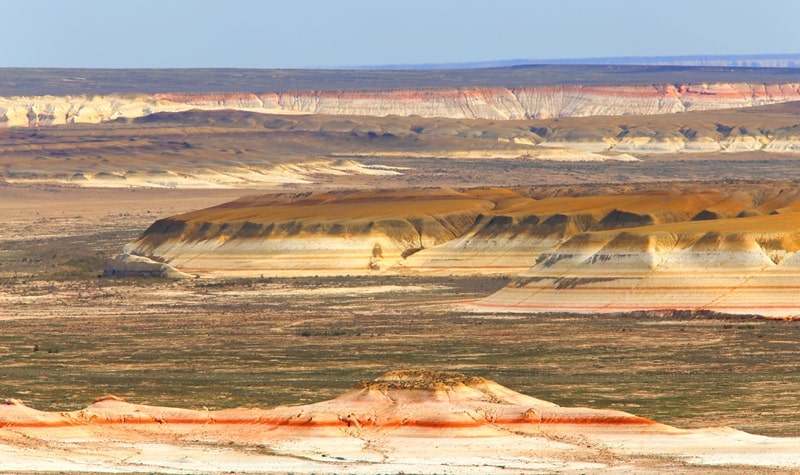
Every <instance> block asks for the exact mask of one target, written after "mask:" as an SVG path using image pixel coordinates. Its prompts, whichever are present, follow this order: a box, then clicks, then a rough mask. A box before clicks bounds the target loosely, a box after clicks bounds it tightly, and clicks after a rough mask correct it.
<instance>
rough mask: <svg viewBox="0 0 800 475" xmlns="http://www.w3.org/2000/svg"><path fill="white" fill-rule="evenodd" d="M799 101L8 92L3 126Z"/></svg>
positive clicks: (548, 93)
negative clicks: (159, 117)
mask: <svg viewBox="0 0 800 475" xmlns="http://www.w3.org/2000/svg"><path fill="white" fill-rule="evenodd" d="M797 100H800V84H796V83H785V84H764V83H711V84H679V85H673V84H653V85H641V86H630V85H624V86H623V85H620V86H541V87H517V88H502V87H486V88H459V89H428V90H377V91H286V92H280V93H260V94H258V93H247V92H242V93H228V94H222V93H208V94H202V93H194V94H192V93H172V94H170V93H164V94H153V95H147V94H124V95H122V94H121V95H115V94H110V95H88V96H64V97H60V96H30V97H26V96H20V97H2V98H0V127H40V126H47V125H62V124H78V123H99V122H106V121H111V120H115V119H121V118H136V117H143V116H147V115H150V114H154V113H158V112H178V111H185V110H190V109H203V110H223V109H234V110H246V111H256V112H263V113H272V114H331V115H362V116H389V115H398V116H420V117H448V118H470V119H491V120H510V119H541V118H557V117H585V116H598V115H600V116H609V115H630V114H635V115H652V114H669V113H675V112H688V111H701V110H715V109H729V108H740V107H754V106H760V105H766V104H775V103H781V102H788V101H797Z"/></svg>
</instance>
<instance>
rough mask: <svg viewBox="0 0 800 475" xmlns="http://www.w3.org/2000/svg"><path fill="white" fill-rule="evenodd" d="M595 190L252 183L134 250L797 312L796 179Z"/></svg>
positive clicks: (242, 264)
mask: <svg viewBox="0 0 800 475" xmlns="http://www.w3.org/2000/svg"><path fill="white" fill-rule="evenodd" d="M584 193H585V194H584ZM584 193H581V192H578V193H577V194H567V195H565V194H563V190H562V191H559V189H557V188H554V189H551V190H550V194H549V195H548V194H547V193H540V194H537V195H534V194H532V193H531V192H530V191H527V192H526V191H525V190H510V189H496V188H494V189H469V190H461V191H458V190H451V189H403V190H382V191H380V190H378V191H351V192H346V191H337V192H326V193H311V194H300V195H288V194H284V195H265V196H259V197H247V198H242V199H240V200H236V201H233V202H230V203H226V204H223V205H220V206H216V207H213V208H208V209H205V210H199V211H195V212H191V213H187V214H184V215H179V216H174V217H170V218H165V219H161V220H159V221H157V222H155V223H154V224H153V225H152V226H151V227H150V228H149V229H148V230H147V231H145V232H144V233H143V234H142V235H141V236H140V237H139V238H138V239H136V240H135V241H133V242H132V243H130V244H129V245H128V246H127V248H126V253H127V255H131V256H141V257H140V258H141V259H150V260H151V261H153V262H157V263H163V264H168V265H169V266H171V267H172V268H174V269H176V270H177V271H178V272H182V273H186V274H190V275H200V276H206V277H209V276H210V277H213V276H263V275H268V276H315V275H368V274H375V273H393V274H396V273H410V274H429V275H459V274H465V275H474V274H490V275H491V274H495V275H507V276H516V277H517V278H516V280H515V281H514V282H513V283H512V284H511V285H509V286H508V287H507V288H505V289H503V290H501V291H499V292H498V293H496V294H494V295H491V296H489V297H487V298H485V299H483V300H480V301H477V302H475V303H473V304H472V305H473V307H474V308H475V309H477V310H481V311H500V312H568V313H619V312H636V311H654V312H658V311H675V310H686V311H708V312H718V313H725V314H743V315H761V316H767V317H771V318H797V317H798V316H800V303H798V302H797V300H796V298H795V296H796V295H797V292H798V291H800V283H798V282H800V279H799V278H800V254H798V251H799V250H800V231H798V230H800V191H797V189H796V188H795V187H787V188H783V189H779V188H775V187H769V186H766V185H743V186H742V187H738V186H735V185H727V186H726V185H720V186H718V187H717V188H713V187H712V188H706V189H703V188H692V187H691V186H685V187H684V189H676V188H675V187H673V188H670V189H658V188H642V189H639V190H635V189H634V190H629V191H628V192H626V193H614V192H611V193H608V191H606V192H605V193H598V194H594V193H593V192H584ZM121 259H122V258H118V259H116V260H111V261H109V265H108V267H107V269H106V273H114V272H123V273H124V272H125V266H124V265H132V264H125V263H126V262H128V261H125V260H121ZM126 259H131V258H130V257H128V258H126ZM123 264H124V265H123ZM118 266H119V267H118ZM689 276H691V278H688V277H689ZM766 296H769V297H768V298H767V297H766Z"/></svg>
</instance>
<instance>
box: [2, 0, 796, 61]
mask: <svg viewBox="0 0 800 475" xmlns="http://www.w3.org/2000/svg"><path fill="white" fill-rule="evenodd" d="M0 16H2V17H3V19H4V21H3V30H4V31H3V33H4V35H3V36H4V44H3V47H2V49H0V67H91V68H164V67H178V68H195V67H243V68H308V67H312V68H335V67H363V66H377V65H389V64H394V65H417V64H429V63H463V62H480V61H499V60H512V59H565V58H566V59H570V58H597V57H620V56H680V55H751V54H792V53H800V27H798V24H797V22H798V19H800V1H797V0H757V1H755V0H728V1H719V0H668V1H663V0H659V1H649V0H545V1H538V0H486V1H476V0H458V1H456V0H438V1H437V0H403V1H398V0H371V1H366V0H317V1H311V0H279V1H270V0H139V1H136V0H35V1H28V0H2V3H0Z"/></svg>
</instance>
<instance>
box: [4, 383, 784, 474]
mask: <svg viewBox="0 0 800 475" xmlns="http://www.w3.org/2000/svg"><path fill="white" fill-rule="evenodd" d="M0 441H1V442H2V443H0V454H2V455H3V456H2V457H0V470H2V471H13V470H35V471H39V470H48V469H51V468H53V467H54V466H57V467H58V468H59V470H65V471H75V470H85V467H86V466H87V465H91V466H92V467H95V468H100V467H101V468H102V471H111V472H115V471H127V470H130V469H132V468H135V469H136V470H142V469H156V470H158V471H162V470H170V471H171V470H175V469H181V470H189V471H191V470H201V471H203V472H219V471H225V472H229V471H231V470H235V471H238V470H243V471H247V470H248V469H249V468H251V467H259V470H258V471H259V472H262V473H263V472H265V471H267V472H285V471H297V472H300V473H307V472H317V473H320V472H322V473H331V472H341V471H347V472H351V473H353V472H354V473H374V472H376V471H390V472H397V471H413V472H415V473H437V472H440V471H441V470H443V469H444V468H446V469H447V471H448V472H450V471H455V472H456V473H462V471H464V472H470V473H473V472H476V471H480V472H481V473H494V472H501V471H506V470H507V469H509V468H513V469H515V470H542V469H548V470H551V469H577V470H582V471H586V470H592V471H602V470H608V469H613V468H618V469H630V470H659V469H661V470H663V469H664V468H666V467H673V468H675V467H680V466H683V467H688V466H692V465H699V466H707V465H724V464H732V463H735V464H743V465H746V466H749V467H751V468H752V467H757V466H764V467H774V468H776V467H783V468H793V467H800V449H799V447H800V444H798V441H797V440H796V439H778V438H768V437H760V436H752V435H749V434H746V433H743V432H738V431H736V430H733V429H727V428H716V429H699V430H684V429H677V428H674V427H671V426H667V425H664V424H659V423H657V422H654V421H651V420H648V419H646V418H642V417H637V416H635V415H632V414H629V413H626V412H621V411H616V410H605V409H589V408H568V407H560V406H558V405H556V404H553V403H551V402H548V401H543V400H541V399H536V398H534V397H530V396H527V395H524V394H520V393H517V392H515V391H513V390H511V389H509V388H506V387H503V386H501V385H499V384H497V383H495V382H493V381H489V380H486V379H483V378H480V377H474V376H473V377H467V376H464V375H461V374H458V373H442V372H430V371H425V370H404V371H393V372H389V373H386V374H384V375H383V376H382V377H380V378H378V379H377V380H375V381H372V382H366V383H360V384H358V385H356V386H355V387H354V388H353V389H352V390H350V391H348V392H346V393H344V394H342V395H341V396H339V397H337V398H334V399H331V400H328V401H322V402H318V403H314V404H309V405H304V406H286V407H277V408H274V409H256V408H252V409H243V408H240V409H224V410H213V411H211V410H191V409H179V408H170V407H157V406H147V405H140V404H132V403H128V402H126V401H124V400H122V399H120V398H116V397H113V396H106V397H103V398H100V399H98V400H97V401H95V402H94V403H93V404H92V405H90V406H89V407H87V408H85V409H82V410H78V411H72V412H60V413H53V412H43V411H38V410H35V409H32V408H29V407H27V406H25V405H24V404H23V403H22V402H21V401H18V400H7V401H6V402H5V403H4V404H2V405H0ZM432 446H433V447H434V448H435V449H436V450H431V447H432Z"/></svg>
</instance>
